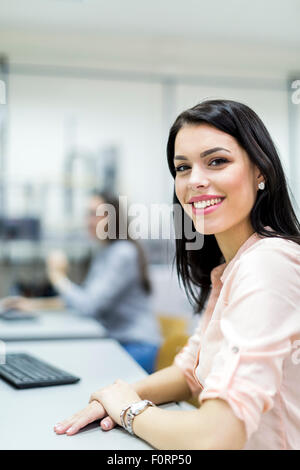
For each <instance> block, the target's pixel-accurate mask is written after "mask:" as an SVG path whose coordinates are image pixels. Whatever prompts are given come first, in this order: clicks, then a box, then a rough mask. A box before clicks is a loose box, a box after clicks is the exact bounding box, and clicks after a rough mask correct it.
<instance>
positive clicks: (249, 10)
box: [0, 0, 300, 314]
mask: <svg viewBox="0 0 300 470" xmlns="http://www.w3.org/2000/svg"><path fill="white" fill-rule="evenodd" d="M299 18H300V2H299V1H298V0H286V1H285V2H283V1H282V0H272V1H271V0H264V1H263V2H262V1H259V0H252V2H248V1H244V0H227V1H226V2H224V1H221V0H211V1H210V2H206V1H202V0H185V1H184V2H182V1H179V0H152V1H151V2H146V1H144V0H126V2H125V1H122V0H109V2H107V1H103V0H27V1H26V5H25V4H24V2H23V1H22V0H1V3H0V80H1V82H0V83H1V88H0V91H1V96H0V234H1V244H0V269H1V271H0V296H3V295H7V293H8V289H9V286H11V284H12V283H13V282H15V281H16V280H20V279H21V280H22V279H28V278H30V279H32V280H35V281H36V282H38V281H41V280H42V279H43V276H45V274H44V273H45V269H44V260H45V256H46V255H47V253H48V252H49V251H50V250H51V249H53V248H62V249H63V250H64V251H65V252H66V253H67V254H68V256H69V258H70V260H71V270H72V273H71V277H72V278H73V279H74V280H75V281H78V282H79V281H80V280H81V279H82V277H83V275H84V261H85V259H86V257H87V256H88V250H89V244H88V237H87V233H86V229H85V211H86V202H87V198H88V196H89V194H90V191H91V190H92V189H94V188H97V189H107V188H108V189H113V190H115V192H116V193H117V194H120V195H123V196H127V197H128V201H129V203H139V204H140V203H142V204H145V205H147V206H149V205H150V204H151V203H156V204H171V202H172V192H173V180H172V178H171V176H170V174H169V171H168V168H167V162H166V154H165V148H166V141H167V135H168V130H169V128H170V126H171V124H172V122H173V121H174V119H175V117H176V116H177V114H178V113H179V112H181V111H183V110H184V109H185V108H187V107H191V106H193V105H195V104H196V103H198V102H199V101H201V100H203V99H205V98H228V99H236V100H239V101H242V102H244V103H246V104H248V105H249V106H250V107H252V108H253V109H254V110H255V111H256V112H257V113H258V114H259V116H260V117H261V118H262V119H263V121H264V122H265V124H266V126H267V127H268V129H269V131H270V132H271V135H272V137H273V139H274V142H275V144H276V146H277V148H278V150H279V153H280V156H281V159H282V163H283V167H284V169H285V172H286V175H287V179H288V184H289V187H290V189H291V191H292V193H293V195H294V204H295V209H296V212H297V213H298V214H299V209H298V208H297V204H298V206H299V203H300V158H299V157H300V136H299V134H300V133H299V131H300V93H299V94H298V96H299V99H295V97H296V95H295V94H297V87H299V88H300V27H299V26H300V25H299ZM298 80H299V83H298ZM293 98H294V99H293ZM153 223H158V222H157V221H156V222H155V221H154V222H153ZM142 243H143V244H144V246H145V249H146V251H147V256H148V259H149V262H150V268H151V276H152V280H153V282H154V284H155V286H156V302H157V309H159V310H165V309H170V301H171V302H173V304H174V305H172V307H171V310H172V312H173V313H175V314H176V312H177V311H178V312H181V313H182V311H190V307H189V305H187V303H186V301H185V298H184V296H183V294H182V292H181V291H180V290H178V291H176V292H177V293H178V295H177V294H176V295H175V293H174V292H175V291H174V285H175V284H176V285H177V281H176V276H175V275H173V276H172V275H171V274H170V273H171V271H170V269H169V267H170V262H171V260H172V257H173V246H172V243H171V242H166V241H164V240H159V239H158V240H143V241H142ZM171 292H172V295H171V300H170V293H171Z"/></svg>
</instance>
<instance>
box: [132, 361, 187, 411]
mask: <svg viewBox="0 0 300 470" xmlns="http://www.w3.org/2000/svg"><path fill="white" fill-rule="evenodd" d="M133 388H134V390H135V391H136V392H137V394H138V395H139V396H140V397H141V398H142V399H143V400H146V399H147V400H150V401H152V402H153V403H155V404H156V405H159V404H161V403H168V402H171V401H182V400H188V399H189V398H191V390H190V388H189V386H188V384H187V381H186V379H185V377H184V374H183V372H182V371H181V370H180V369H179V368H178V367H177V366H175V365H172V366H170V367H166V368H165V369H162V370H159V371H158V372H155V373H154V374H151V375H149V376H148V377H146V378H145V379H142V380H140V381H139V382H136V383H135V384H133Z"/></svg>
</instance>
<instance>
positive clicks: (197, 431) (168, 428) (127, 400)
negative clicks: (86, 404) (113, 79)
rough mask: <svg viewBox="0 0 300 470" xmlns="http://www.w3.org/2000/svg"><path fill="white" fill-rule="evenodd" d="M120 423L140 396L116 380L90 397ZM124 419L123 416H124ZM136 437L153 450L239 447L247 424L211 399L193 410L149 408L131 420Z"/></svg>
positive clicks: (220, 402)
mask: <svg viewBox="0 0 300 470" xmlns="http://www.w3.org/2000/svg"><path fill="white" fill-rule="evenodd" d="M91 399H93V400H94V401H93V402H92V403H95V401H96V400H98V402H99V403H101V405H102V406H103V408H104V409H105V410H106V413H108V415H109V416H110V417H111V418H112V419H113V420H114V421H115V422H116V423H117V424H119V425H121V419H120V413H121V411H122V409H125V408H127V407H128V406H129V405H131V404H132V403H136V402H138V401H139V400H140V399H141V397H140V396H139V395H138V394H137V393H136V391H135V390H134V389H133V387H132V386H130V385H129V384H127V383H125V382H123V381H122V380H117V381H116V382H115V383H114V384H113V385H110V386H109V387H106V388H104V389H102V390H100V391H99V392H97V394H95V395H93V396H92V397H91ZM125 420H126V417H125ZM133 430H134V432H135V434H136V435H137V436H139V437H140V438H142V439H144V440H145V441H147V442H149V444H151V445H152V446H153V447H155V448H156V449H194V450H217V449H242V448H243V447H244V445H245V443H246V427H245V424H244V423H243V422H242V421H241V420H239V419H238V418H237V417H236V415H235V414H234V412H233V411H232V408H231V407H230V406H229V404H228V403H226V401H224V400H222V399H219V398H217V399H210V400H206V401H204V404H203V405H202V406H201V407H200V408H198V409H195V410H193V411H169V410H164V409H161V408H158V407H149V408H147V409H146V410H144V411H143V412H142V413H141V414H139V415H138V416H136V417H135V418H134V420H133Z"/></svg>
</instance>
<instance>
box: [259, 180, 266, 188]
mask: <svg viewBox="0 0 300 470" xmlns="http://www.w3.org/2000/svg"><path fill="white" fill-rule="evenodd" d="M258 187H259V189H265V183H264V182H263V181H261V183H259V185H258Z"/></svg>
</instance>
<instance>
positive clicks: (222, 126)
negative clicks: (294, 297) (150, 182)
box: [167, 100, 300, 312]
mask: <svg viewBox="0 0 300 470" xmlns="http://www.w3.org/2000/svg"><path fill="white" fill-rule="evenodd" d="M202 123H206V124H210V125H212V126H214V127H215V128H217V129H219V130H221V131H223V132H226V133H227V134H229V135H231V136H232V137H234V138H235V139H236V140H237V141H238V143H239V144H240V145H241V146H242V147H243V148H244V149H245V151H246V152H247V154H248V156H249V158H250V160H251V161H252V162H253V163H254V164H255V165H256V166H257V167H258V168H259V169H260V171H261V173H262V175H263V176H264V180H265V189H264V190H263V191H258V192H257V197H256V201H255V203H254V205H253V207H252V210H251V213H250V218H251V223H252V226H253V229H254V230H255V232H257V233H258V234H259V235H262V236H265V237H279V238H284V239H287V240H291V241H293V242H295V243H298V244H300V224H299V221H298V219H297V217H296V214H295V212H294V209H293V206H292V203H291V200H290V196H289V192H288V187H287V182H286V178H285V175H284V171H283V168H282V165H281V162H280V158H279V156H278V153H277V150H276V148H275V145H274V143H273V141H272V138H271V136H270V134H269V132H268V130H267V129H266V127H265V125H264V124H263V122H262V121H261V119H260V118H259V117H258V116H257V114H256V113H255V112H254V111H253V110H252V109H250V108H249V107H248V106H246V105H245V104H242V103H239V102H236V101H232V100H207V101H203V102H202V103H200V104H198V105H196V106H194V107H193V108H191V109H188V110H186V111H184V112H183V113H181V114H180V115H179V116H178V117H177V119H176V120H175V122H174V124H173V125H172V127H171V129H170V133H169V139H168V144H167V157H168V165H169V169H170V172H171V174H172V176H173V178H174V179H175V176H176V173H175V167H174V161H173V159H174V143H175V139H176V136H177V133H178V132H179V130H180V129H181V128H182V127H183V126H185V125H199V124H202ZM173 203H174V205H175V204H176V206H180V203H179V201H178V199H177V196H176V194H175V189H174V197H173ZM178 214H179V215H180V220H181V222H178V220H175V218H176V216H177V217H178ZM187 217H188V216H187V215H186V213H185V212H184V210H183V209H182V207H181V211H180V210H179V211H174V225H175V234H176V231H177V230H178V229H181V231H180V233H181V234H182V236H180V238H177V237H176V242H175V243H176V254H175V259H174V261H176V267H177V275H178V278H179V281H180V282H182V283H183V286H184V289H185V291H186V293H187V296H188V299H189V301H190V303H191V304H192V305H193V307H194V311H195V312H201V310H202V309H203V307H204V305H205V302H206V300H207V298H208V295H209V291H210V288H211V281H210V273H211V270H212V269H213V268H214V267H215V266H217V265H219V264H221V263H223V262H224V261H225V260H224V258H223V255H222V252H221V250H220V248H219V246H218V243H217V241H216V238H215V236H214V235H204V245H203V248H202V249H201V250H186V249H185V244H186V242H187V240H186V238H185V235H184V230H182V227H183V225H184V223H185V221H186V218H187ZM265 227H270V228H271V230H266V229H265ZM193 230H195V227H194V225H193ZM189 241H190V240H189Z"/></svg>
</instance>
